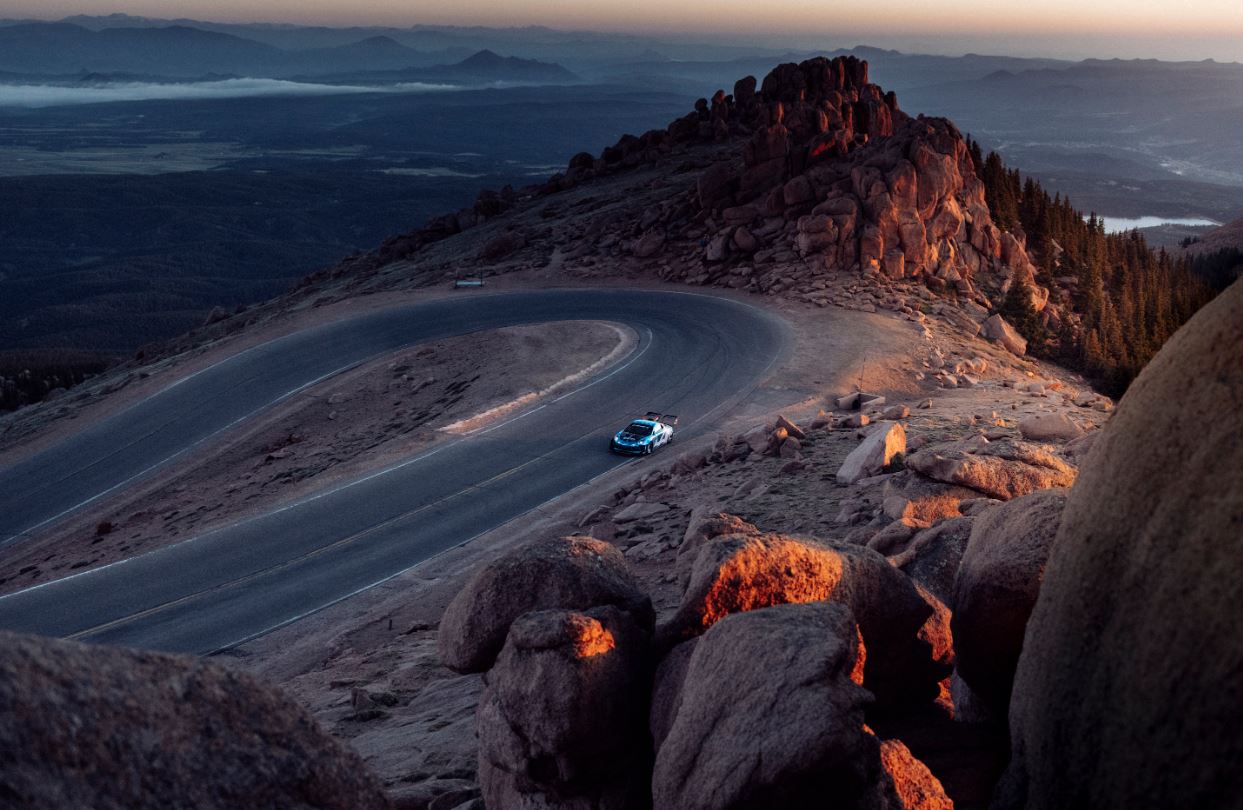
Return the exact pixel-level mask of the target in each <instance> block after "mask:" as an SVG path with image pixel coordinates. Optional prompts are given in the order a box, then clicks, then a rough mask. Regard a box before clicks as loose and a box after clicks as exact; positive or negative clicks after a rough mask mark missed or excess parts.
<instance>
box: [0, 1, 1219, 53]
mask: <svg viewBox="0 0 1243 810" xmlns="http://www.w3.org/2000/svg"><path fill="white" fill-rule="evenodd" d="M116 11H123V12H125V13H129V14H137V15H144V16H152V17H170V18H171V17H192V18H196V19H208V20H215V21H221V22H242V21H247V22H249V21H263V22H297V23H315V24H324V25H371V24H383V25H397V26H409V25H414V24H418V23H431V24H470V25H492V26H508V25H530V24H539V25H548V26H552V27H556V28H579V29H594V30H610V31H636V32H642V33H665V34H672V33H679V34H685V33H693V34H695V35H698V36H699V37H701V38H712V39H719V38H721V37H723V36H724V37H728V38H729V39H731V40H738V41H753V42H754V43H755V44H762V45H788V46H790V47H808V46H816V47H818V46H840V45H854V44H860V43H865V44H872V45H878V46H882V47H897V48H900V49H902V50H908V51H916V50H918V51H925V52H939V53H955V52H957V53H961V52H964V51H968V50H970V51H977V52H989V53H1016V54H1023V55H1028V54H1046V55H1051V56H1087V55H1093V56H1104V57H1108V56H1122V57H1137V56H1152V57H1160V58H1178V59H1204V58H1210V57H1211V58H1215V59H1219V60H1243V2H1240V0H1182V1H1181V2H1169V1H1168V0H1092V2H1085V0H1045V1H1044V2H1040V3H1031V2H1025V3H1022V4H1017V3H1009V4H1007V3H1003V2H990V1H989V0H960V2H957V3H932V2H928V1H927V0H889V1H888V2H884V3H883V4H880V3H878V4H875V5H873V4H867V3H851V4H837V3H826V2H824V0H765V1H764V2H756V0H681V2H678V1H677V0H672V1H671V0H626V2H618V3H607V2H568V1H567V0H423V1H422V2H419V3H412V2H410V0H352V1H351V2H344V1H343V0H265V2H262V3H256V2H254V0H0V17H31V18H43V19H50V18H58V17H63V16H67V15H70V14H107V13H111V12H116Z"/></svg>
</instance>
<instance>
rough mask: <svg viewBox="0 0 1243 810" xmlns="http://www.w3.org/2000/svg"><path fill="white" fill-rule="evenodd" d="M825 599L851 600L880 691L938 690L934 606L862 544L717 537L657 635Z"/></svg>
mask: <svg viewBox="0 0 1243 810" xmlns="http://www.w3.org/2000/svg"><path fill="white" fill-rule="evenodd" d="M819 601H832V602H837V603H840V604H844V605H847V606H849V607H850V609H851V611H852V613H853V615H854V617H855V620H856V621H857V622H858V624H859V627H860V630H861V632H862V633H863V641H864V644H865V645H866V647H867V664H866V668H865V680H864V684H865V685H866V686H867V687H868V689H870V690H871V691H872V692H873V693H875V694H876V695H877V697H878V698H880V699H881V700H883V701H886V702H895V703H910V702H918V701H921V700H926V699H930V698H932V697H935V696H936V693H937V689H936V683H937V681H939V680H940V679H941V678H942V677H944V675H946V674H947V673H946V672H945V671H943V669H942V667H941V666H940V665H939V664H938V663H937V662H936V661H935V660H934V659H933V656H932V650H931V648H930V646H929V644H928V643H927V642H926V641H924V640H923V639H921V638H919V632H920V629H921V628H922V627H923V625H924V623H925V622H926V621H927V619H928V617H929V616H930V615H931V614H932V608H931V607H929V605H928V604H927V603H926V602H925V601H924V600H923V599H922V598H921V597H920V595H919V593H918V592H917V591H916V590H915V587H914V585H912V584H911V582H910V580H908V579H907V578H906V576H904V575H903V574H902V573H901V572H899V571H897V570H896V569H894V568H893V566H891V565H890V564H889V563H888V562H887V561H886V560H885V558H884V557H882V556H881V555H879V554H877V553H876V552H873V551H871V550H869V549H865V548H859V547H857V546H848V545H838V546H834V547H829V546H827V545H824V544H821V543H818V542H814V541H804V540H798V539H794V538H790V537H784V536H782V535H774V534H765V535H725V536H722V537H718V538H716V539H715V540H713V541H711V542H709V543H707V544H705V545H704V546H703V547H702V549H701V551H700V553H699V556H698V557H697V558H696V560H695V564H694V566H693V568H692V570H691V573H690V577H689V581H688V583H687V586H686V589H685V592H684V593H683V596H682V602H681V605H680V606H679V608H678V611H677V613H676V614H675V615H674V616H673V617H672V618H671V619H670V620H669V622H668V623H666V624H665V625H662V626H661V628H660V630H659V631H658V635H659V636H660V637H661V638H662V639H664V643H665V644H672V643H674V642H675V641H679V640H682V639H686V638H692V637H694V636H696V635H699V634H701V633H703V632H704V631H705V630H707V629H708V628H710V627H712V626H713V625H714V624H716V623H717V622H718V621H720V620H722V619H724V618H725V617H726V616H729V615H732V614H736V613H743V612H746V611H751V610H758V609H761V608H765V607H770V606H773V605H781V604H796V603H806V602H819Z"/></svg>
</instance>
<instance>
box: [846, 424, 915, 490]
mask: <svg viewBox="0 0 1243 810" xmlns="http://www.w3.org/2000/svg"><path fill="white" fill-rule="evenodd" d="M905 453H906V430H905V428H903V427H902V423H901V422H882V423H881V424H879V425H877V426H876V427H875V428H874V429H873V430H872V432H871V433H869V434H868V435H867V438H865V439H864V440H863V441H862V442H860V443H859V445H858V446H857V447H856V448H855V449H854V450H851V451H850V454H849V455H848V456H846V460H845V461H843V462H842V466H841V467H840V468H839V469H838V471H837V483H839V484H841V485H842V486H845V487H848V486H850V485H851V484H853V483H855V482H856V481H859V480H860V479H863V478H869V477H871V476H873V475H880V474H881V473H882V472H884V471H885V468H887V467H888V466H889V465H890V464H893V462H894V460H895V459H898V458H900V457H902V456H903V455H905Z"/></svg>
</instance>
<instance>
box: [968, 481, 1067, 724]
mask: <svg viewBox="0 0 1243 810" xmlns="http://www.w3.org/2000/svg"><path fill="white" fill-rule="evenodd" d="M1065 503H1066V490H1063V489H1051V490H1044V491H1042V492H1036V493H1033V494H1031V495H1026V496H1024V497H1022V498H1016V499H1014V500H1012V501H1009V502H1007V503H1005V504H1002V505H1001V506H997V507H994V508H992V509H989V510H987V511H985V512H984V513H982V514H981V515H980V516H979V517H977V518H975V523H974V526H973V527H972V530H971V538H970V540H969V541H968V542H967V548H966V551H965V552H964V554H963V557H962V562H961V564H960V565H959V568H958V576H957V579H956V580H955V582H954V595H953V601H952V602H951V603H950V605H951V607H952V608H953V614H954V617H953V621H952V623H951V628H952V630H953V633H954V648H955V652H956V666H957V669H958V674H959V675H960V676H961V677H962V679H963V680H964V681H965V682H966V683H967V685H968V686H970V687H971V691H972V692H973V693H974V694H975V695H977V696H979V697H980V698H981V699H982V700H984V701H986V702H988V703H989V704H991V705H992V707H993V708H994V709H996V710H997V711H998V712H999V713H1002V714H1004V711H1005V707H1006V705H1007V704H1008V703H1009V700H1010V687H1011V685H1012V683H1013V681H1014V670H1015V667H1016V666H1017V665H1018V661H1019V653H1020V651H1021V650H1022V648H1023V633H1024V631H1025V629H1026V627H1027V620H1028V617H1029V616H1030V615H1031V612H1032V608H1033V607H1035V605H1036V597H1037V596H1038V595H1039V593H1040V583H1041V581H1042V580H1043V578H1044V569H1045V563H1046V561H1047V560H1048V557H1049V547H1050V546H1051V545H1052V543H1053V538H1054V536H1055V535H1056V534H1057V527H1058V523H1059V521H1060V520H1061V516H1062V508H1063V506H1065Z"/></svg>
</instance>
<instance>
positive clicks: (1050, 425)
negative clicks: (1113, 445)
mask: <svg viewBox="0 0 1243 810" xmlns="http://www.w3.org/2000/svg"><path fill="white" fill-rule="evenodd" d="M1019 433H1021V434H1022V435H1023V438H1024V439H1027V440H1028V441H1033V442H1067V441H1071V440H1072V439H1077V438H1079V437H1080V436H1082V435H1083V428H1081V427H1079V425H1077V424H1075V423H1074V422H1073V421H1071V419H1070V417H1068V416H1067V415H1066V414H1063V413H1042V414H1037V415H1035V416H1029V417H1027V418H1026V419H1021V420H1019Z"/></svg>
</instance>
